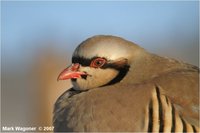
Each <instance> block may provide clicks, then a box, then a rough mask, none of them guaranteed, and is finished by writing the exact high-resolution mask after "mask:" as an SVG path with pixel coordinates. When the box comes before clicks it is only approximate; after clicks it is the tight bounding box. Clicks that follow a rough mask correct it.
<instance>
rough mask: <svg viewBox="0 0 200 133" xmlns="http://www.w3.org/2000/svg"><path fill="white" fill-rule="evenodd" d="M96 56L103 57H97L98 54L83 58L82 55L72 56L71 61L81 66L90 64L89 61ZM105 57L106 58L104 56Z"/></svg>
mask: <svg viewBox="0 0 200 133" xmlns="http://www.w3.org/2000/svg"><path fill="white" fill-rule="evenodd" d="M97 58H104V57H98V56H95V57H93V58H90V59H87V58H84V57H80V56H78V57H72V63H79V64H81V65H82V66H90V64H91V62H92V61H93V60H94V59H97ZM104 59H106V58H104Z"/></svg>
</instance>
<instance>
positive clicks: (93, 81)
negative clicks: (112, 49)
mask: <svg viewBox="0 0 200 133" xmlns="http://www.w3.org/2000/svg"><path fill="white" fill-rule="evenodd" d="M79 70H80V71H84V72H86V73H87V74H89V75H88V76H87V78H86V79H84V78H78V79H77V80H76V82H72V84H73V86H74V87H75V89H78V90H87V89H92V88H96V87H100V86H103V85H105V84H107V83H108V82H110V81H111V80H112V79H114V78H115V77H116V76H117V75H118V71H117V70H115V69H111V68H107V69H101V68H91V67H82V66H81V67H80V69H79Z"/></svg>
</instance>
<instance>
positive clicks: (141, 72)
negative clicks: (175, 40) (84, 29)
mask: <svg viewBox="0 0 200 133" xmlns="http://www.w3.org/2000/svg"><path fill="white" fill-rule="evenodd" d="M99 57H100V58H103V59H105V60H103V61H106V63H105V64H102V66H100V65H99V67H93V66H96V65H98V64H95V65H93V64H92V63H93V62H94V60H95V59H96V58H99ZM100 61H101V60H100ZM72 62H73V64H77V63H78V64H80V65H79V66H78V67H77V71H78V72H83V73H85V74H83V73H82V75H81V76H80V77H78V78H77V77H76V78H72V84H73V88H71V89H69V90H67V91H66V92H64V93H63V94H62V95H61V96H60V97H59V98H58V100H57V101H56V103H55V107H54V118H53V124H54V131H112V132H114V131H118V132H122V131H130V132H133V131H137V132H138V131H145V132H147V131H148V132H171V131H172V132H177V131H181V132H182V131H184V132H186V131H188V132H189V131H192V132H196V131H199V91H198V88H199V84H198V83H199V69H198V67H195V66H193V65H190V64H186V63H183V62H181V61H177V60H174V59H170V58H165V57H160V56H157V55H155V54H152V53H149V52H147V51H146V50H145V49H143V48H141V47H139V46H138V45H136V44H134V43H132V42H130V41H127V40H124V39H122V38H119V37H115V36H103V35H101V36H94V37H92V38H89V39H87V40H86V41H84V42H82V43H81V44H80V45H79V46H78V47H77V48H76V50H75V52H74V54H73V59H72ZM95 63H96V62H95ZM97 63H99V62H97ZM100 63H102V62H100ZM87 64H89V66H88V65H87ZM63 75H64V76H65V75H66V74H61V75H60V76H59V79H64V78H63V77H61V76H63Z"/></svg>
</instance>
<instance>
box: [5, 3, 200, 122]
mask: <svg viewBox="0 0 200 133" xmlns="http://www.w3.org/2000/svg"><path fill="white" fill-rule="evenodd" d="M97 34H109V35H116V36H120V37H123V38H125V39H128V40H130V41H133V42H135V43H137V44H139V45H140V46H142V47H144V48H145V49H147V50H148V51H150V52H153V53H156V54H159V55H162V56H168V57H172V58H176V59H179V60H183V61H185V62H188V63H190V64H193V65H199V63H198V61H199V59H198V58H199V2H198V1H178V2H173V1H166V2H161V1H160V2H159V1H157V2H150V1H149V2H144V1H143V2H139V1H126V2H122V1H117V2H116V1H110V2H106V1H102V2H100V1H99V2H92V1H88V2H86V1H82V2H81V1H75V2H71V1H61V2H56V1H50V2H49V1H44V2H40V1H32V2H28V1H15V2H12V1H1V124H2V126H51V125H52V112H53V105H54V102H55V100H56V99H57V98H58V96H59V95H61V94H62V93H63V92H64V91H65V90H67V89H68V88H69V87H70V86H71V84H70V82H69V81H59V82H57V81H56V78H57V76H58V74H59V73H60V72H61V71H62V70H63V69H64V68H65V67H67V66H68V65H69V64H70V61H71V55H72V52H73V51H74V49H75V48H76V47H77V45H78V44H79V43H81V42H82V41H83V40H85V39H86V38H88V37H91V36H93V35H97Z"/></svg>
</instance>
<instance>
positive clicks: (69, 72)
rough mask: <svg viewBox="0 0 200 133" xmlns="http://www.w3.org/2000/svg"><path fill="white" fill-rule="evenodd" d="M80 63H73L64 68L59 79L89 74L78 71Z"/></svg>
mask: <svg viewBox="0 0 200 133" xmlns="http://www.w3.org/2000/svg"><path fill="white" fill-rule="evenodd" d="M79 66H80V64H78V63H76V64H72V65H71V66H69V67H67V68H66V69H64V70H63V71H62V72H61V73H60V74H59V76H58V78H57V80H58V81H59V80H67V79H76V78H80V77H81V75H87V74H86V73H85V72H80V71H78V69H79Z"/></svg>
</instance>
